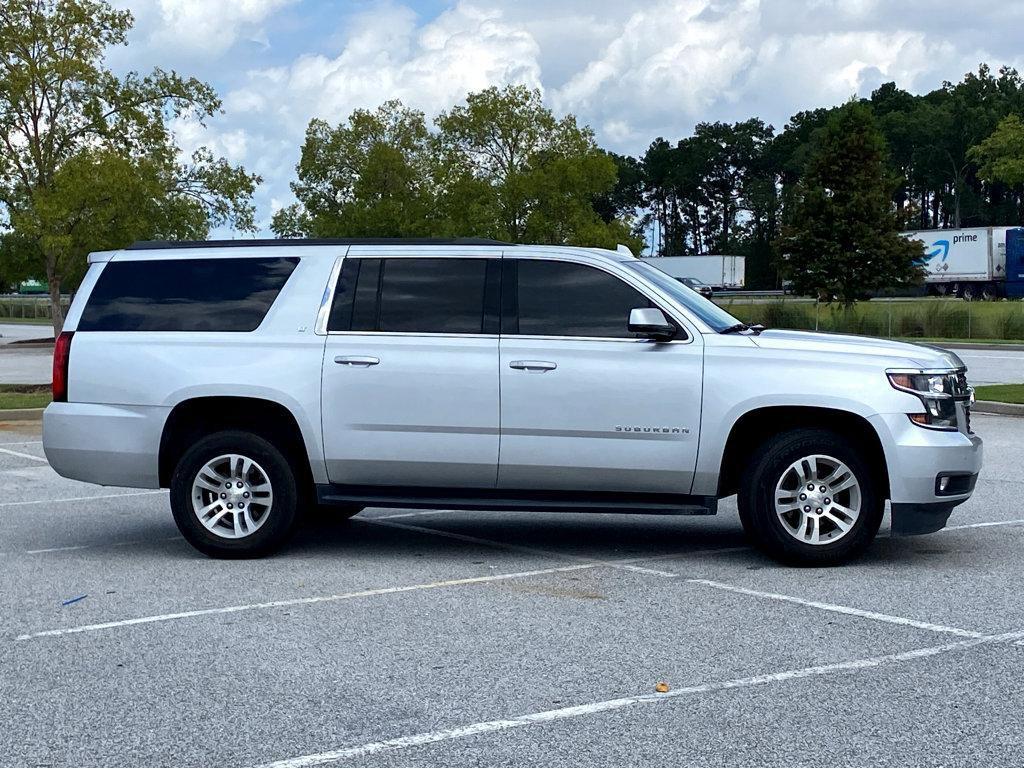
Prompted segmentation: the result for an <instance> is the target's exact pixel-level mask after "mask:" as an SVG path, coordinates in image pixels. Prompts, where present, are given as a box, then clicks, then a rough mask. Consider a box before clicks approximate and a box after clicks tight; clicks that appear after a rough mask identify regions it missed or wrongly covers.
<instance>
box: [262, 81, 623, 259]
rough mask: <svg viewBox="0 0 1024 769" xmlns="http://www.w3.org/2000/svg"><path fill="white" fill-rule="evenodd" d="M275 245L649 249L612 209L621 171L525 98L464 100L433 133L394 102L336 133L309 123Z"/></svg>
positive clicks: (503, 95) (570, 121)
mask: <svg viewBox="0 0 1024 769" xmlns="http://www.w3.org/2000/svg"><path fill="white" fill-rule="evenodd" d="M296 175H297V180H296V181H295V182H294V183H293V184H292V189H293V191H294V192H295V196H296V198H297V201H298V202H297V203H296V204H294V205H292V206H289V207H287V208H285V209H282V210H281V211H279V212H278V213H277V214H276V215H275V217H274V221H273V229H274V231H275V232H276V233H277V234H278V235H317V236H327V235H333V236H408V235H444V236H483V237H492V238H497V239H501V240H509V241H512V242H524V241H529V242H532V243H572V244H577V245H591V246H606V247H611V248H614V247H615V245H616V244H617V243H631V244H633V245H634V246H635V247H639V246H641V245H642V242H638V239H637V237H636V236H635V234H634V233H633V232H631V229H630V225H631V222H630V220H629V213H627V212H625V211H624V210H622V209H619V210H617V211H614V212H613V213H612V214H611V215H610V216H609V215H608V214H609V213H610V212H609V209H608V206H607V205H604V207H603V208H602V209H601V211H599V210H598V208H599V207H601V206H602V204H606V203H607V201H609V200H610V198H611V196H612V195H613V194H614V191H615V189H616V184H617V180H618V173H617V165H616V161H615V159H614V158H613V157H612V156H610V155H608V154H607V153H605V152H603V151H601V150H600V149H598V147H597V145H596V143H595V141H594V136H593V132H592V131H591V130H590V129H589V128H586V127H580V126H578V125H577V123H576V120H575V118H574V117H573V116H571V115H567V116H565V117H563V118H561V119H558V118H556V117H555V115H554V114H553V113H552V112H551V111H550V110H549V109H547V108H546V107H545V106H544V105H543V103H542V101H541V98H540V93H539V92H537V91H531V90H529V89H527V88H524V87H522V86H507V87H505V88H503V89H498V88H488V89H486V90H484V91H480V92H478V93H472V94H469V96H468V97H467V98H466V103H465V104H464V105H458V106H455V107H452V108H451V109H450V110H448V111H446V112H443V113H442V114H441V115H439V116H438V118H437V119H436V121H435V125H434V130H433V131H431V130H430V129H429V128H428V127H427V125H426V121H425V119H424V116H423V113H421V112H418V111H415V110H409V109H407V108H405V107H403V106H402V105H401V104H400V103H399V102H396V101H391V102H387V103H385V104H384V105H382V106H381V107H380V108H379V109H377V110H376V111H374V112H368V111H366V110H356V111H355V112H353V113H352V114H351V115H350V116H349V118H348V120H347V121H346V122H345V123H342V124H340V125H338V126H336V127H331V126H330V125H328V124H327V123H325V122H323V121H321V120H313V121H311V122H310V124H309V127H308V128H307V130H306V139H305V142H304V143H303V147H302V156H301V159H300V161H299V164H298V166H297V168H296Z"/></svg>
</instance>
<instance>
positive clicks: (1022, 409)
mask: <svg viewBox="0 0 1024 769" xmlns="http://www.w3.org/2000/svg"><path fill="white" fill-rule="evenodd" d="M971 413H973V414H1003V415H1005V416H1014V417H1024V403H1001V402H1000V401H975V402H974V405H973V406H971Z"/></svg>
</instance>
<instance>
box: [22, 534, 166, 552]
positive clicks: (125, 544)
mask: <svg viewBox="0 0 1024 769" xmlns="http://www.w3.org/2000/svg"><path fill="white" fill-rule="evenodd" d="M181 539H182V538H181V536H180V535H179V536H176V537H160V538H159V539H136V540H133V541H129V542H101V543H99V544H95V545H67V546H66V547H44V548H43V549H42V550H26V551H25V555H39V554H40V553H67V552H69V551H71V550H92V549H93V548H96V547H131V546H132V545H145V544H148V543H150V542H171V541H173V540H176V541H181Z"/></svg>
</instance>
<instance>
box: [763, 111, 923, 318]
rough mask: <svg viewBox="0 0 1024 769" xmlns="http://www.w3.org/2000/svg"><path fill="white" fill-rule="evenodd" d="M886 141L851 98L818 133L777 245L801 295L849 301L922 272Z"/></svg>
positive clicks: (920, 253) (869, 115)
mask: <svg viewBox="0 0 1024 769" xmlns="http://www.w3.org/2000/svg"><path fill="white" fill-rule="evenodd" d="M886 157H887V150H886V146H885V140H884V139H883V137H882V135H881V133H880V132H879V130H878V128H877V126H876V123H875V120H874V117H873V115H872V113H871V110H870V108H869V107H868V106H866V105H864V104H860V103H850V104H847V105H846V106H844V107H843V108H842V109H840V110H837V111H836V112H835V113H833V114H832V115H831V116H830V117H829V120H828V122H827V123H826V125H825V126H824V128H823V129H822V130H821V131H820V132H818V133H817V135H816V137H815V142H814V146H813V150H812V152H811V154H810V156H809V158H808V162H807V168H806V172H805V173H804V175H803V177H802V178H801V180H800V182H799V183H798V185H797V188H796V190H795V195H794V200H793V203H792V207H791V210H790V211H789V213H788V216H787V223H786V225H785V227H784V229H783V234H782V238H781V240H780V244H779V250H780V252H781V253H782V260H781V267H782V270H783V273H784V275H785V276H786V277H788V278H789V279H790V280H792V281H793V287H794V289H795V290H796V291H797V292H798V293H801V294H811V295H817V296H819V297H822V298H826V299H828V300H829V301H831V299H832V298H833V297H835V298H837V299H838V300H839V301H841V302H843V304H845V305H847V306H849V305H851V304H852V303H853V302H854V301H856V300H857V299H861V298H863V297H865V296H866V295H867V294H868V293H869V292H872V291H877V290H880V289H884V288H888V287H890V286H894V285H899V284H907V283H910V282H913V281H916V280H919V279H920V277H921V267H920V266H919V264H920V260H921V258H922V256H923V248H922V246H921V243H920V242H919V241H911V240H907V239H906V238H903V237H901V236H900V235H899V231H898V230H899V220H898V217H897V215H896V212H895V209H894V206H893V203H892V196H893V192H894V191H895V189H896V188H897V186H898V184H899V179H898V178H896V177H895V176H894V175H893V174H892V172H891V171H890V169H889V168H888V167H887V165H886Z"/></svg>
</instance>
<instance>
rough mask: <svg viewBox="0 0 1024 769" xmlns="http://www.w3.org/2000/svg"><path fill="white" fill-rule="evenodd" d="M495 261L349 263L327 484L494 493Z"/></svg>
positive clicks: (328, 412)
mask: <svg viewBox="0 0 1024 769" xmlns="http://www.w3.org/2000/svg"><path fill="white" fill-rule="evenodd" d="M500 265H501V259H500V257H497V256H495V257H491V258H487V257H475V256H474V257H466V258H463V257H453V256H445V257H439V258H435V257H430V258H427V257H422V256H383V257H380V258H376V257H372V258H371V257H360V258H356V257H353V256H349V257H346V258H345V259H344V261H343V263H342V267H341V271H340V275H339V279H338V283H337V287H336V290H335V295H334V298H333V301H332V305H331V313H330V316H329V321H328V338H327V344H326V353H325V355H324V363H323V376H322V385H321V386H322V413H323V436H324V452H325V459H326V462H327V474H328V477H329V479H330V481H331V483H335V484H345V485H372V486H420V487H449V486H456V487H464V488H493V487H494V485H495V479H496V474H497V465H498V424H499V418H500V412H499V403H498V309H499V293H500V288H499V286H500Z"/></svg>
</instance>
